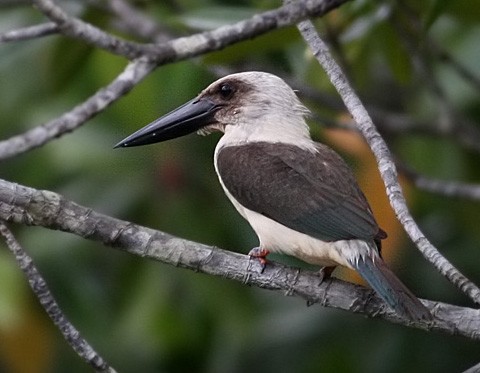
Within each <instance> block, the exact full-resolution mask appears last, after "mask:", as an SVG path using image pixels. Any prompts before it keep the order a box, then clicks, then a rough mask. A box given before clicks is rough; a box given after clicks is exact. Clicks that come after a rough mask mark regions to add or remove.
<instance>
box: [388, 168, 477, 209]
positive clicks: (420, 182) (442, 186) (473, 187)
mask: <svg viewBox="0 0 480 373" xmlns="http://www.w3.org/2000/svg"><path fill="white" fill-rule="evenodd" d="M397 165H398V169H399V171H400V172H401V173H402V174H403V175H405V176H406V177H407V179H409V180H410V181H412V182H413V184H414V185H415V186H416V187H417V188H419V189H422V190H425V191H427V192H432V193H436V194H441V195H444V196H447V197H457V198H466V199H471V200H479V201H480V184H468V183H460V182H457V181H446V180H439V179H434V178H430V177H427V176H425V175H422V174H421V173H419V172H417V171H415V170H413V169H412V168H411V167H408V166H406V165H404V164H398V163H397Z"/></svg>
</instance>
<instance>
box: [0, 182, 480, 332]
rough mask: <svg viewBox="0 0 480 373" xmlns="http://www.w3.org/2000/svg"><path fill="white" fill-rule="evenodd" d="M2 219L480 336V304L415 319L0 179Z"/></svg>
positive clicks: (298, 274) (312, 277)
mask: <svg viewBox="0 0 480 373" xmlns="http://www.w3.org/2000/svg"><path fill="white" fill-rule="evenodd" d="M0 219H3V220H6V221H11V222H14V223H18V224H26V225H38V226H43V227H46V228H49V229H55V230H62V231H65V232H69V233H73V234H76V235H78V236H81V237H84V238H87V239H91V240H97V241H101V242H103V243H104V244H105V245H108V246H112V247H115V248H117V249H120V250H123V251H127V252H129V253H131V254H134V255H138V256H142V257H147V258H150V259H154V260H157V261H161V262H163V263H167V264H171V265H175V266H179V267H183V268H188V269H192V270H194V271H198V272H203V273H207V274H211V275H215V276H220V277H222V278H223V277H226V278H229V279H232V280H235V281H239V282H242V283H245V284H249V285H253V286H257V287H261V288H265V289H269V290H280V291H282V292H284V293H285V294H286V295H291V296H298V297H301V298H303V299H305V300H306V301H307V302H308V303H309V304H313V303H320V304H321V305H323V306H326V307H332V308H339V309H343V310H347V311H350V312H355V313H363V314H366V315H368V316H371V317H380V318H383V319H386V320H388V321H391V322H394V323H398V324H402V325H408V326H414V327H418V328H421V329H429V330H439V331H442V332H445V333H448V334H459V335H462V336H465V337H468V338H471V339H475V340H477V339H478V340H480V334H479V333H478V330H480V312H479V310H475V309H470V308H463V307H458V306H453V305H449V304H445V303H440V302H433V301H424V303H425V304H426V306H427V307H428V308H429V309H430V311H431V313H432V315H433V316H434V317H435V321H434V322H433V323H430V324H425V323H419V324H415V325H413V324H411V323H410V322H409V321H408V320H405V319H401V318H399V316H397V315H396V314H395V313H394V312H393V311H391V310H390V309H389V308H388V307H387V306H386V305H385V304H384V303H383V302H382V301H381V300H380V299H379V298H378V297H377V296H376V295H375V293H374V292H373V291H372V290H369V289H366V288H364V287H361V286H358V285H354V284H350V283H347V282H344V281H341V280H337V279H331V280H328V281H325V282H323V283H321V284H319V281H320V280H319V277H318V274H317V273H316V272H311V271H306V270H299V269H297V268H291V267H286V266H283V265H280V264H276V263H269V265H268V266H267V267H266V269H265V271H264V272H261V270H260V265H259V264H258V263H257V262H256V261H251V260H250V259H249V257H248V256H246V255H242V254H237V253H233V252H230V251H225V250H221V249H218V248H215V247H211V246H207V245H203V244H200V243H196V242H192V241H187V240H184V239H181V238H177V237H174V236H171V235H169V234H167V233H164V232H160V231H155V230H153V229H149V228H145V227H141V226H138V225H135V224H132V223H129V222H125V221H122V220H118V219H114V218H112V217H109V216H105V215H102V214H99V213H97V212H95V211H92V210H91V209H88V208H86V207H83V206H80V205H78V204H76V203H74V202H71V201H69V200H66V199H65V198H64V197H62V196H60V195H59V194H56V193H54V192H50V191H39V190H35V189H32V188H28V187H25V186H21V185H18V184H14V183H10V182H7V181H3V180H0Z"/></svg>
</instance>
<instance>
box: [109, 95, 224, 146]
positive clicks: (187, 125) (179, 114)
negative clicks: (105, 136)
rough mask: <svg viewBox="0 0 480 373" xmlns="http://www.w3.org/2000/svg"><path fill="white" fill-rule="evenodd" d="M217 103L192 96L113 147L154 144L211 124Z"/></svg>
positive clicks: (217, 106)
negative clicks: (184, 102)
mask: <svg viewBox="0 0 480 373" xmlns="http://www.w3.org/2000/svg"><path fill="white" fill-rule="evenodd" d="M219 108H220V106H219V105H218V104H215V103H214V102H213V101H211V100H209V99H206V98H200V99H199V98H194V99H193V100H190V101H188V102H187V103H186V104H183V105H182V106H180V107H179V108H177V109H175V110H173V111H171V112H170V113H168V114H165V115H164V116H163V117H160V118H159V119H157V120H155V121H153V122H152V123H150V124H148V125H146V126H145V127H143V128H141V129H139V130H138V131H137V132H135V133H133V134H131V135H130V136H128V137H126V138H125V139H123V140H122V141H120V142H119V143H118V144H117V145H115V146H114V148H120V147H125V148H126V147H131V146H140V145H147V144H154V143H157V142H161V141H166V140H171V139H174V138H176V137H180V136H185V135H188V134H189V133H192V132H195V131H197V130H199V129H200V128H202V127H204V126H206V125H208V124H211V123H212V121H213V116H214V114H215V112H216V111H217V110H218V109H219Z"/></svg>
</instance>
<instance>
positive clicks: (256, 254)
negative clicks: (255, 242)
mask: <svg viewBox="0 0 480 373" xmlns="http://www.w3.org/2000/svg"><path fill="white" fill-rule="evenodd" d="M268 254H270V251H268V250H267V249H262V248H260V247H254V248H253V249H252V250H250V252H249V253H248V255H249V256H250V258H256V259H258V261H259V262H260V265H261V266H262V271H261V272H262V273H263V271H264V270H265V267H266V266H267V259H266V257H267V255H268Z"/></svg>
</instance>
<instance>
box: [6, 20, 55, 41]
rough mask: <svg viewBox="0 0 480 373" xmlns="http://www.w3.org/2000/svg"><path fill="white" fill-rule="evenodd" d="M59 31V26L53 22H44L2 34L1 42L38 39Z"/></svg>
mask: <svg viewBox="0 0 480 373" xmlns="http://www.w3.org/2000/svg"><path fill="white" fill-rule="evenodd" d="M56 33H58V26H57V25H56V24H55V23H53V22H48V23H43V24H41V25H35V26H30V27H24V28H21V29H17V30H11V31H7V32H4V33H2V34H0V44H1V43H7V42H10V41H21V40H29V39H36V38H40V37H42V36H48V35H52V34H56Z"/></svg>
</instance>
